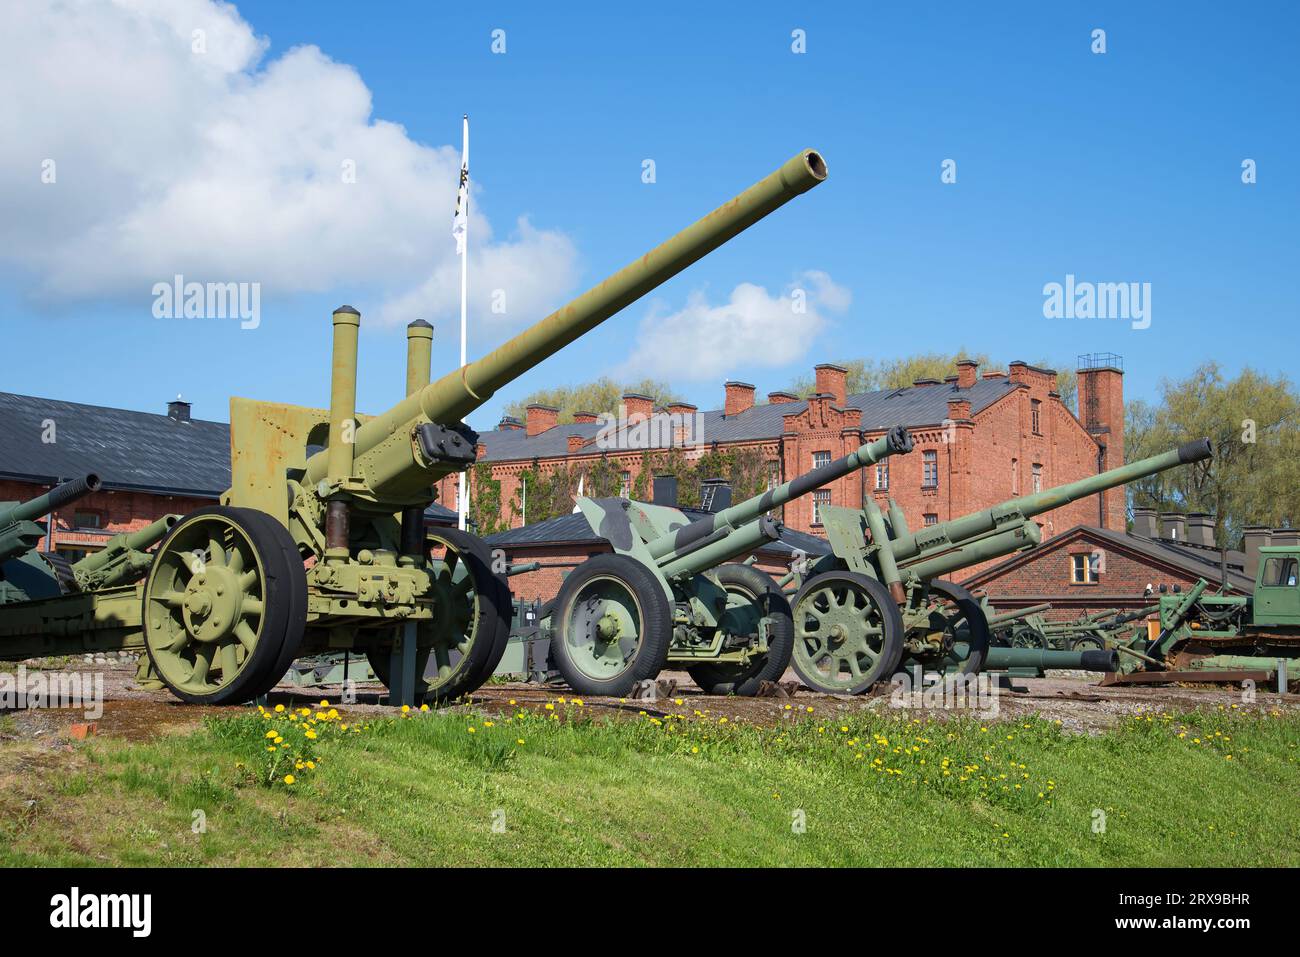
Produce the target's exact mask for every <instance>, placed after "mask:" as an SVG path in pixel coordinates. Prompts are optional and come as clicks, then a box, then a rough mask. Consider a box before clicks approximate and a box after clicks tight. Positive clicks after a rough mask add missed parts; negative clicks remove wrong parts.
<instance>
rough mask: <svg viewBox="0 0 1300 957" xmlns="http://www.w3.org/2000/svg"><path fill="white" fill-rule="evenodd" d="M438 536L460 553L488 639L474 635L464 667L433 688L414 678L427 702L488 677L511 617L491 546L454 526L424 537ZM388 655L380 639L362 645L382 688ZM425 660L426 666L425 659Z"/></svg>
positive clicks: (460, 692)
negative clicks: (494, 566)
mask: <svg viewBox="0 0 1300 957" xmlns="http://www.w3.org/2000/svg"><path fill="white" fill-rule="evenodd" d="M438 538H441V539H442V540H444V541H445V542H446V543H447V544H449V545H451V546H452V547H453V548H455V549H456V551H458V552H459V553H460V555H461V558H462V560H463V561H464V562H465V567H466V568H468V569H469V572H470V575H472V576H473V578H474V590H475V591H476V592H477V593H478V595H479V597H480V602H479V629H480V630H481V636H484V637H489V638H490V640H489V641H487V642H483V641H481V640H480V639H476V640H475V641H474V643H473V644H471V645H470V649H469V654H467V655H466V656H465V657H466V658H469V659H470V660H469V661H468V662H467V664H466V666H465V667H464V669H462V670H459V671H458V672H457V674H456V675H454V676H453V677H452V679H451V681H450V682H448V683H447V684H446V685H444V686H442V687H441V688H438V689H437V690H436V691H433V692H430V691H429V688H428V685H427V684H425V685H424V688H423V690H421V685H420V683H421V682H423V681H424V675H420V676H419V677H418V678H417V679H416V681H417V684H416V697H417V698H419V699H421V700H424V701H426V702H428V703H429V704H442V703H444V702H447V701H454V700H455V699H456V698H460V697H463V696H464V695H467V694H472V693H473V692H474V691H477V690H478V689H479V688H480V687H482V685H483V682H485V681H487V679H488V678H489V677H491V675H492V673H493V672H494V671H495V670H496V667H497V665H498V664H500V663H501V656H502V655H504V654H505V651H506V644H507V643H508V642H509V640H510V625H511V622H512V621H513V620H514V606H513V605H512V604H511V601H510V589H509V587H508V586H507V585H506V583H505V579H504V578H502V577H501V576H499V575H496V574H494V573H493V572H492V550H491V549H490V548H488V546H487V544H486V543H485V542H484V541H483V540H482V539H481V538H478V537H477V536H475V535H471V534H469V533H468V532H462V531H461V530H460V529H457V528H441V529H438V530H437V532H431V533H429V535H428V537H427V538H426V543H427V542H428V541H429V540H430V539H438ZM503 609H504V612H503ZM391 655H392V645H391V644H390V643H382V644H379V645H376V646H374V647H371V648H367V649H366V658H367V659H368V661H369V662H370V670H371V671H373V672H374V673H375V677H376V678H378V679H379V680H380V681H381V682H383V684H384V686H385V687H386V688H390V689H391V687H392V686H391V685H390V684H389V679H390V678H391V672H390V670H389V662H390V657H391ZM425 660H426V667H427V661H428V659H427V658H426V659H425Z"/></svg>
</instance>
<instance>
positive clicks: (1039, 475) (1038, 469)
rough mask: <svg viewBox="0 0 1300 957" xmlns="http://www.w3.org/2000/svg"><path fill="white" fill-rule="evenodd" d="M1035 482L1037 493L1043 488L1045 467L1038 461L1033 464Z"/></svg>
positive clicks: (1034, 487) (1034, 486) (1035, 492)
mask: <svg viewBox="0 0 1300 957" xmlns="http://www.w3.org/2000/svg"><path fill="white" fill-rule="evenodd" d="M1033 483H1034V484H1033V489H1034V494H1035V495H1037V494H1038V493H1039V492H1041V491H1042V490H1043V467H1042V466H1041V465H1039V464H1038V463H1037V462H1035V463H1034V466H1033Z"/></svg>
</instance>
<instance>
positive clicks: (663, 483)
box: [651, 475, 677, 508]
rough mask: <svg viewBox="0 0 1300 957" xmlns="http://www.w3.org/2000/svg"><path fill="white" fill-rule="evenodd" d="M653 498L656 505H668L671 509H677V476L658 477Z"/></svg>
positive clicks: (656, 477)
mask: <svg viewBox="0 0 1300 957" xmlns="http://www.w3.org/2000/svg"><path fill="white" fill-rule="evenodd" d="M651 496H652V498H653V500H654V504H656V505H667V506H668V507H669V508H676V507H677V476H675V475H656V476H655V482H654V490H653V491H652V493H651Z"/></svg>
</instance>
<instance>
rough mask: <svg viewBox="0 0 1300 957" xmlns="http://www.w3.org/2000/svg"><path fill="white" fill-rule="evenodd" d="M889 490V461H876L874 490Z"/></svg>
mask: <svg viewBox="0 0 1300 957" xmlns="http://www.w3.org/2000/svg"><path fill="white" fill-rule="evenodd" d="M888 490H889V463H888V462H877V463H876V491H877V492H886V491H888Z"/></svg>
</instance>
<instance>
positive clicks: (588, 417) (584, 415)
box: [573, 412, 600, 425]
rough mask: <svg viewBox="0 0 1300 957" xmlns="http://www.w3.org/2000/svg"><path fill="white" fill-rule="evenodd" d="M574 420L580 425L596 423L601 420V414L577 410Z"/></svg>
mask: <svg viewBox="0 0 1300 957" xmlns="http://www.w3.org/2000/svg"><path fill="white" fill-rule="evenodd" d="M573 421H574V422H575V423H576V424H578V425H595V424H596V423H597V422H599V421H600V416H598V415H597V414H596V413H595V412H575V413H573Z"/></svg>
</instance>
